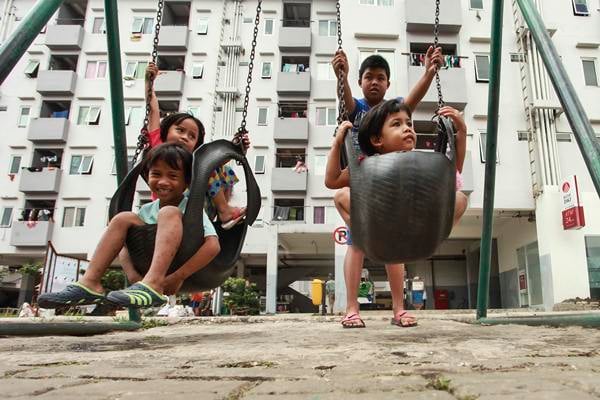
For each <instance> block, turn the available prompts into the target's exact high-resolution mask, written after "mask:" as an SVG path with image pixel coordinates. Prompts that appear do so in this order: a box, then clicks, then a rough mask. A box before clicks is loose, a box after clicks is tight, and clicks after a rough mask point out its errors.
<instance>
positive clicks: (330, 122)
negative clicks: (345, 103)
mask: <svg viewBox="0 0 600 400" xmlns="http://www.w3.org/2000/svg"><path fill="white" fill-rule="evenodd" d="M336 124H337V114H336V110H335V108H333V107H332V108H329V107H317V126H335V125H336Z"/></svg>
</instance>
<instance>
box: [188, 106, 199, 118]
mask: <svg viewBox="0 0 600 400" xmlns="http://www.w3.org/2000/svg"><path fill="white" fill-rule="evenodd" d="M187 113H188V114H190V115H193V116H194V117H196V118H198V119H200V107H188V109H187Z"/></svg>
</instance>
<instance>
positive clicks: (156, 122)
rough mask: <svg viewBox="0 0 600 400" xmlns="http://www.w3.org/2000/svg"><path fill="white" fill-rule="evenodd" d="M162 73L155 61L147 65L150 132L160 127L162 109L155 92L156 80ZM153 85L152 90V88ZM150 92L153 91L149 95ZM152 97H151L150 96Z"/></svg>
mask: <svg viewBox="0 0 600 400" xmlns="http://www.w3.org/2000/svg"><path fill="white" fill-rule="evenodd" d="M159 74H160V72H159V71H158V67H157V66H156V64H154V63H152V62H151V63H148V66H147V67H146V85H145V90H146V93H145V98H146V103H148V104H150V114H148V132H152V131H153V130H156V129H158V128H160V109H159V108H158V97H156V93H154V80H155V79H156V77H157V76H158V75H159ZM150 86H152V90H150ZM149 92H151V94H150V96H149ZM148 97H150V98H148Z"/></svg>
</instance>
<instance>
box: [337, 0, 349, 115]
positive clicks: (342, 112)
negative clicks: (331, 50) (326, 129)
mask: <svg viewBox="0 0 600 400" xmlns="http://www.w3.org/2000/svg"><path fill="white" fill-rule="evenodd" d="M335 9H336V14H337V42H338V51H340V50H342V16H341V8H340V0H337V1H336V4H335ZM344 78H345V76H344V71H343V70H340V71H339V77H338V85H337V91H338V99H339V104H338V117H337V122H338V125H339V124H341V123H342V122H343V121H347V120H348V111H347V110H346V100H345V97H344V96H345V93H344Z"/></svg>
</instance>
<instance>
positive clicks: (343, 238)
mask: <svg viewBox="0 0 600 400" xmlns="http://www.w3.org/2000/svg"><path fill="white" fill-rule="evenodd" d="M349 238H350V232H348V228H347V227H345V226H340V227H339V228H336V230H335V231H333V240H335V242H336V243H337V244H341V245H345V244H348V239H349Z"/></svg>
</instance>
